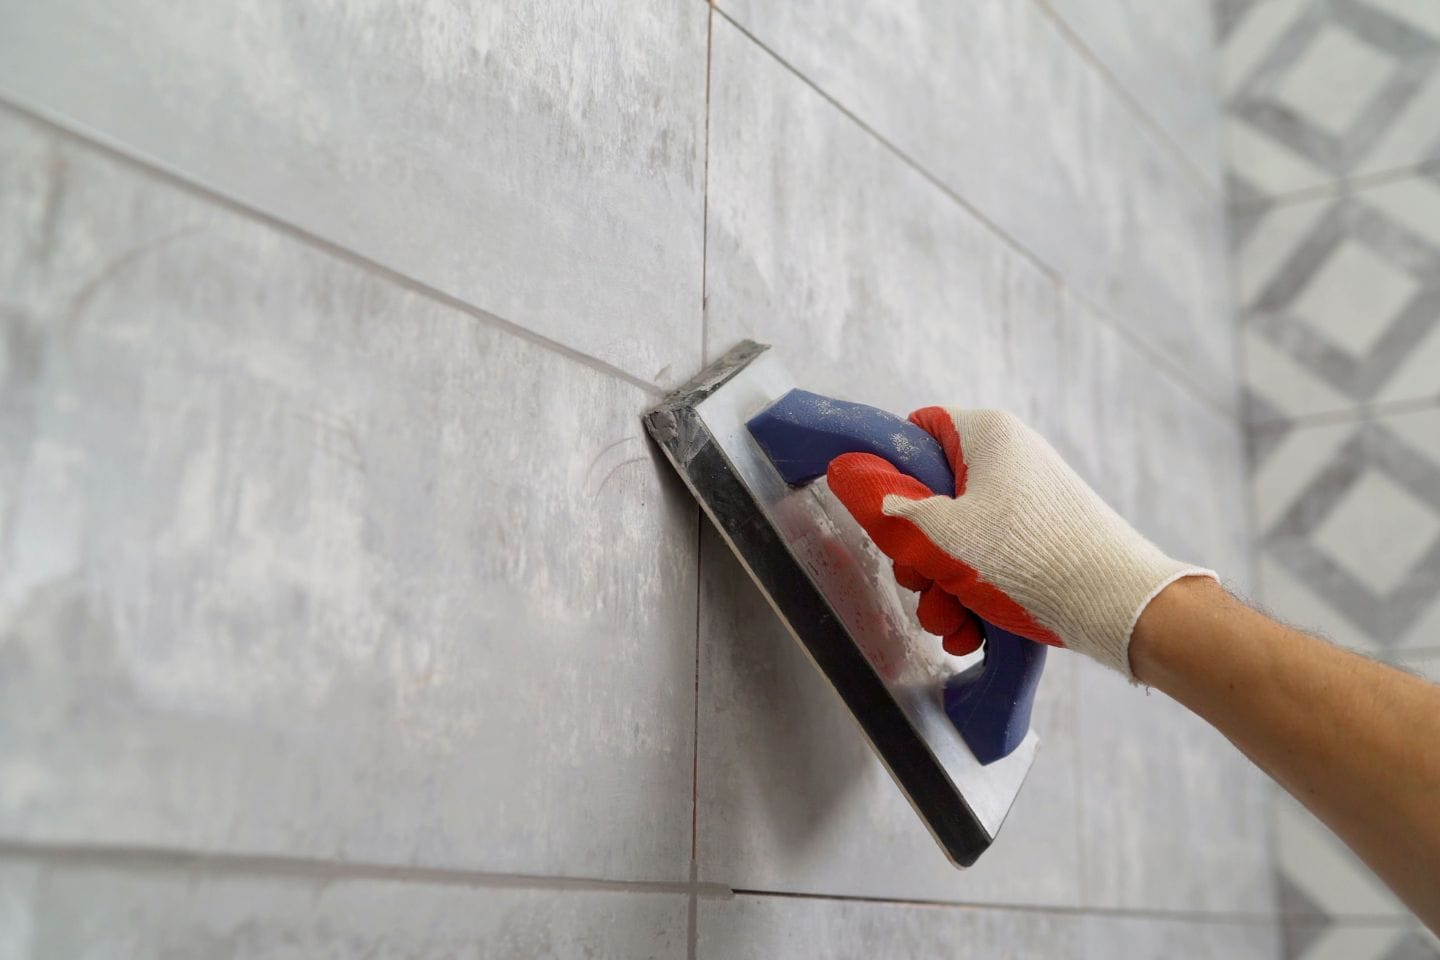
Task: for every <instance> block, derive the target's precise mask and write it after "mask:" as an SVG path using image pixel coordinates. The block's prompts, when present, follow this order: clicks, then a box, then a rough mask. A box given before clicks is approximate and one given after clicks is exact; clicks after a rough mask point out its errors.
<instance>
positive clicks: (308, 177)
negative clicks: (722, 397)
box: [0, 0, 707, 383]
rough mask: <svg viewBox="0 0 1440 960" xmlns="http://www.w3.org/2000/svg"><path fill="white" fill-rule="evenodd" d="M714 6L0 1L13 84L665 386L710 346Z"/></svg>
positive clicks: (329, 235) (3, 50) (447, 0)
mask: <svg viewBox="0 0 1440 960" xmlns="http://www.w3.org/2000/svg"><path fill="white" fill-rule="evenodd" d="M706 18H707V10H706V8H705V7H704V5H703V4H699V3H695V2H694V0H646V2H638V3H626V4H623V5H619V6H616V5H610V4H592V5H582V6H579V7H574V8H571V7H568V6H567V7H563V8H562V7H556V6H554V5H553V4H547V3H543V2H536V0H526V2H518V3H485V4H480V5H473V4H466V3H461V2H459V0H407V2H405V3H402V4H382V5H380V6H376V7H369V8H365V9H364V10H363V11H362V10H360V9H357V8H351V7H343V6H342V7H332V6H327V5H313V4H312V5H303V6H296V5H293V4H287V3H283V2H280V0H263V2H257V3H251V4H244V5H240V6H235V5H229V4H218V5H205V6H203V7H200V8H197V9H194V10H191V11H187V12H186V13H185V14H184V15H179V14H177V12H176V11H175V9H174V7H173V5H172V4H169V3H165V2H155V0H146V2H141V3H134V4H128V5H126V7H125V8H124V10H123V11H122V10H120V9H118V8H114V7H107V6H105V5H103V4H99V5H97V4H93V3H88V2H85V0H58V2H54V3H44V4H34V3H26V2H24V0H6V2H4V3H3V4H0V19H3V20H4V22H5V30H4V31H3V33H0V96H4V97H8V98H12V99H15V100H18V101H21V102H23V103H25V104H28V105H30V106H31V107H33V108H35V109H37V110H40V111H43V112H45V113H49V114H54V115H56V116H59V117H62V118H64V121H65V122H66V123H70V124H74V125H76V126H79V127H83V128H86V129H89V130H93V131H95V132H96V133H98V134H100V135H101V136H103V137H106V138H108V139H110V140H112V141H114V142H116V143H118V144H120V145H122V146H123V147H124V149H126V150H129V151H133V152H135V153H139V154H143V155H145V156H147V157H150V158H153V159H154V160H155V161H157V162H158V163H160V164H162V165H164V166H166V167H169V168H171V169H174V170H178V171H179V172H180V173H181V175H183V176H185V177H187V178H191V179H194V180H197V181H200V182H202V183H204V184H206V185H208V186H210V187H212V188H214V189H216V190H218V191H220V192H222V193H224V194H226V195H228V196H232V197H235V198H237V199H238V200H240V201H241V202H242V203H245V204H248V205H251V206H253V207H256V208H258V209H260V210H263V211H265V212H266V213H269V214H272V215H274V216H276V217H279V218H280V219H282V220H287V221H289V222H292V223H294V224H297V225H298V226H300V227H302V228H303V229H305V230H308V231H311V232H313V233H315V234H318V235H320V236H322V237H324V238H326V239H327V240H330V241H332V242H334V243H337V244H340V245H341V246H344V247H347V248H349V249H352V250H355V251H356V252H358V253H360V254H362V255H364V256H366V257H369V258H372V259H374V260H376V261H379V262H380V263H383V264H385V265H386V266H388V267H392V268H394V269H396V270H399V271H401V272H404V273H406V274H408V275H410V276H413V277H415V278H417V279H419V280H420V281H422V282H424V283H426V284H430V285H432V286H434V287H436V288H438V289H441V290H443V291H445V292H446V293H448V294H452V295H454V296H456V297H459V298H460V299H462V300H465V301H467V302H469V303H472V304H474V305H475V306H478V307H481V308H483V309H485V310H488V311H491V312H492V313H495V314H498V315H499V316H502V317H504V318H506V319H507V320H511V321H513V322H515V323H518V324H520V325H521V326H523V327H526V328H528V329H530V330H534V331H535V332H537V333H540V334H542V335H544V336H547V337H551V338H553V339H555V340H558V341H560V342H562V343H564V344H567V345H569V346H571V347H574V348H576V349H579V350H582V351H585V352H587V353H591V354H594V355H595V356H598V357H600V358H602V359H604V360H607V361H610V362H612V363H614V364H616V365H618V366H620V367H622V368H624V369H625V370H627V371H629V372H630V373H632V374H634V375H635V376H638V377H641V378H645V379H648V380H656V381H664V382H667V383H674V382H679V381H680V380H683V379H684V378H685V377H687V376H689V374H690V368H692V367H694V366H695V365H696V362H697V360H698V357H699V348H698V341H699V328H700V313H699V311H700V279H701V220H702V205H703V201H702V190H703V155H704V154H703V150H704V110H705V99H704V97H705V36H706ZM77 64H84V69H77V68H76V65H77Z"/></svg>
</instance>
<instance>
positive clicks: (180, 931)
mask: <svg viewBox="0 0 1440 960" xmlns="http://www.w3.org/2000/svg"><path fill="white" fill-rule="evenodd" d="M0 903H3V904H6V905H7V907H9V908H12V909H15V910H16V911H17V916H18V917H19V919H20V921H21V923H22V925H23V926H24V927H25V928H26V930H27V932H28V937H26V938H25V939H24V940H19V941H17V944H18V946H19V949H18V950H16V951H14V952H7V953H6V954H5V956H6V957H8V958H13V960H44V958H50V957H65V958H71V960H83V958H97V960H98V958H101V957H104V958H107V960H108V958H115V960H119V958H128V957H134V958H137V960H139V958H168V957H175V958H180V957H207V958H215V960H224V958H236V960H239V958H242V957H244V958H257V960H259V958H276V960H278V958H281V957H300V956H306V957H316V956H337V957H338V956H346V957H354V956H365V957H407V958H413V960H426V958H437V960H438V958H441V957H447V958H448V957H495V958H497V960H499V958H505V960H509V958H514V960H521V958H530V957H541V956H543V957H577V958H578V957H596V956H603V957H634V958H637V960H638V958H654V960H662V958H664V960H670V958H676V960H678V958H680V957H684V956H685V947H686V913H687V909H688V903H687V898H686V896H685V895H684V894H674V893H671V894H663V893H629V892H610V891H579V890H554V889H549V890H546V889H529V890H526V889H517V888H495V887H479V886H467V885H460V884H456V885H439V884H433V883H424V882H413V881H411V882H400V881H388V880H347V879H336V878H334V877H325V878H320V879H309V878H304V877H294V876H265V875H259V874H257V875H224V876H214V875H206V874H204V873H203V872H190V871H180V872H176V871H172V870H165V869H153V868H148V867H141V868H138V869H136V868H132V869H118V868H114V867H98V866H96V867H90V866H76V865H65V866H37V867H31V868H28V869H24V870H23V871H22V870H21V869H19V868H0ZM5 936H6V934H5V933H3V932H0V944H5V940H4V939H3V938H4V937H5Z"/></svg>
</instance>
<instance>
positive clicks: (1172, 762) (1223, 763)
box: [1076, 661, 1274, 914]
mask: <svg viewBox="0 0 1440 960" xmlns="http://www.w3.org/2000/svg"><path fill="white" fill-rule="evenodd" d="M1076 673H1077V693H1076V718H1077V722H1078V725H1079V726H1078V728H1077V730H1076V740H1077V742H1078V743H1079V744H1080V750H1079V770H1080V783H1079V795H1078V798H1077V803H1078V805H1079V807H1080V859H1081V863H1082V864H1083V865H1084V872H1083V874H1082V883H1081V889H1082V890H1083V891H1084V898H1083V901H1084V905H1085V906H1087V907H1109V908H1116V907H1125V908H1136V907H1142V908H1149V909H1154V910H1175V911H1184V912H1192V911H1193V912H1215V913H1259V914H1264V913H1267V912H1269V911H1270V910H1271V909H1272V908H1273V903H1274V900H1273V897H1274V890H1273V888H1272V882H1271V875H1270V871H1271V862H1270V850H1269V817H1268V814H1269V809H1268V801H1269V795H1268V793H1267V792H1266V785H1267V784H1268V782H1269V781H1268V780H1266V778H1265V777H1264V776H1263V775H1262V774H1261V773H1260V772H1259V771H1258V770H1257V769H1256V768H1255V767H1253V766H1252V765H1251V764H1250V762H1249V761H1248V760H1246V759H1245V758H1244V757H1243V756H1242V755H1241V754H1240V753H1239V751H1237V750H1236V749H1235V748H1234V747H1233V746H1232V745H1231V744H1230V742H1229V741H1228V740H1226V739H1225V738H1224V737H1222V736H1221V735H1220V734H1219V733H1217V732H1215V731H1214V730H1212V729H1210V728H1209V727H1208V726H1206V725H1205V723H1204V722H1202V721H1201V720H1199V719H1198V718H1196V717H1194V716H1192V715H1191V714H1190V713H1188V712H1187V711H1185V710H1184V709H1183V708H1182V707H1180V706H1179V705H1178V704H1176V703H1175V702H1174V701H1172V700H1170V699H1169V698H1168V697H1166V696H1164V695H1163V694H1161V693H1158V692H1153V691H1150V690H1147V689H1145V688H1143V687H1131V686H1128V685H1127V684H1126V683H1125V681H1124V680H1122V679H1120V678H1119V677H1117V676H1115V675H1114V674H1113V673H1110V672H1109V671H1106V670H1104V669H1102V668H1101V667H1099V666H1097V665H1096V664H1093V663H1090V662H1089V661H1082V662H1080V663H1078V664H1077V665H1076Z"/></svg>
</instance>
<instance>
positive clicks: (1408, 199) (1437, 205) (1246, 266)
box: [1235, 176, 1440, 418]
mask: <svg viewBox="0 0 1440 960" xmlns="http://www.w3.org/2000/svg"><path fill="white" fill-rule="evenodd" d="M1407 208H1408V209H1407ZM1402 210H1403V211H1404V212H1400V211H1402ZM1431 218H1434V219H1433V222H1432V219H1431ZM1437 236H1440V190H1437V183H1436V182H1435V181H1434V180H1432V179H1431V178H1430V177H1429V176H1425V177H1415V178H1412V179H1410V180H1406V181H1403V182H1401V183H1396V184H1389V185H1386V186H1384V187H1376V188H1373V189H1370V190H1362V191H1359V192H1354V193H1350V192H1344V191H1337V192H1334V193H1332V194H1330V195H1327V196H1325V197H1323V198H1321V199H1317V200H1313V201H1306V202H1301V203H1293V204H1282V205H1279V206H1276V207H1274V208H1273V209H1269V210H1266V211H1264V212H1261V213H1258V214H1256V215H1255V216H1254V223H1253V226H1251V227H1250V228H1249V230H1248V232H1247V233H1246V234H1245V236H1244V238H1243V240H1242V241H1241V242H1240V243H1239V246H1238V247H1237V249H1236V252H1235V258H1236V272H1237V274H1238V277H1239V288H1240V295H1241V306H1242V311H1243V313H1242V327H1243V330H1244V341H1245V343H1246V367H1247V369H1246V372H1245V375H1246V384H1247V386H1248V388H1249V390H1250V391H1252V392H1253V393H1255V394H1258V395H1260V396H1262V397H1264V398H1265V399H1266V401H1267V402H1268V403H1269V404H1270V405H1271V406H1272V407H1273V408H1274V410H1275V413H1276V414H1277V415H1278V417H1279V418H1294V417H1302V416H1305V415H1308V414H1314V413H1328V412H1332V411H1335V410H1337V409H1345V408H1347V407H1349V406H1352V405H1358V404H1367V403H1374V402H1377V401H1391V400H1414V399H1417V398H1424V397H1429V396H1440V362H1435V361H1436V360H1437V359H1440V243H1437V240H1436V238H1437Z"/></svg>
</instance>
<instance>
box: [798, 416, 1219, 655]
mask: <svg viewBox="0 0 1440 960" xmlns="http://www.w3.org/2000/svg"><path fill="white" fill-rule="evenodd" d="M910 421H911V422H912V423H914V424H916V425H917V426H919V427H921V428H922V429H924V430H925V431H927V432H928V433H930V434H931V435H932V436H933V437H935V439H936V440H939V441H940V444H941V445H942V446H943V447H944V449H945V455H946V457H947V458H948V459H949V461H950V467H951V469H952V470H953V471H954V473H955V496H954V497H953V498H952V497H946V496H935V495H933V494H932V493H931V492H930V490H929V489H928V488H926V487H925V486H924V484H922V483H920V482H919V481H918V480H915V479H913V478H912V477H909V476H906V475H905V474H903V473H901V472H900V471H899V470H896V469H895V468H894V467H893V466H891V465H890V463H889V462H888V461H886V460H883V459H881V458H880V457H877V456H874V455H872V454H868V453H848V454H845V455H843V456H840V457H836V458H835V460H834V461H832V462H831V464H830V469H829V470H828V472H827V474H826V476H827V478H828V480H829V482H830V489H831V491H833V492H834V494H835V495H836V496H837V497H838V498H839V499H840V502H841V503H843V504H845V506H846V508H847V509H849V511H850V513H851V514H853V515H854V517H855V519H856V520H857V521H858V522H859V523H860V525H861V526H862V527H864V528H865V531H866V532H867V533H869V534H870V537H871V539H873V540H874V541H875V543H876V545H877V546H878V547H879V548H880V549H881V550H883V551H884V552H885V554H886V555H887V556H889V557H890V558H891V560H893V561H894V565H895V577H896V579H897V580H899V581H900V583H901V584H902V585H903V586H905V587H907V588H909V589H911V590H917V591H919V592H920V594H921V596H920V604H919V609H918V611H917V613H918V615H919V618H920V624H921V626H923V627H924V628H925V629H926V630H928V631H929V632H931V633H935V634H939V635H941V636H943V637H944V638H945V649H946V650H947V651H949V652H950V653H953V654H957V655H959V654H963V653H969V652H971V651H973V650H975V649H976V648H977V647H978V646H979V644H980V640H981V633H980V626H979V624H978V622H977V621H976V619H975V616H976V615H978V616H979V617H981V618H983V619H985V620H987V621H989V622H990V623H993V624H995V625H996V626H997V627H1001V628H1002V629H1005V630H1009V631H1010V632H1011V633H1015V634H1019V635H1020V636H1022V637H1028V638H1030V639H1032V640H1038V641H1040V642H1041V643H1049V644H1053V645H1055V646H1060V647H1068V648H1070V649H1071V650H1076V651H1078V652H1080V653H1083V654H1086V655H1088V656H1091V657H1093V658H1095V659H1096V660H1098V661H1100V662H1101V663H1103V664H1105V665H1106V666H1108V667H1111V668H1113V669H1115V670H1118V671H1120V673H1122V674H1124V675H1125V676H1126V677H1133V674H1132V673H1131V671H1130V658H1129V648H1130V632H1131V631H1132V630H1133V629H1134V627H1135V621H1136V620H1137V619H1139V617H1140V613H1141V611H1143V610H1144V609H1145V606H1146V605H1147V604H1148V603H1149V602H1150V600H1151V599H1152V598H1154V596H1155V595H1156V594H1157V593H1159V592H1160V591H1161V590H1162V589H1164V588H1165V587H1166V586H1168V585H1169V584H1170V583H1172V582H1174V581H1175V580H1178V579H1180V578H1181V577H1189V576H1208V577H1215V574H1214V572H1213V571H1210V570H1206V569H1204V568H1203V567H1196V566H1193V565H1191V564H1188V563H1181V562H1180V561H1178V560H1172V559H1171V558H1170V557H1167V556H1166V555H1165V554H1164V553H1162V552H1161V551H1160V549H1159V548H1158V547H1156V546H1155V545H1154V544H1153V543H1151V542H1150V541H1148V540H1146V539H1145V538H1144V537H1142V536H1141V535H1140V534H1139V533H1137V532H1135V530H1134V529H1133V528H1132V527H1131V526H1130V525H1129V524H1128V523H1126V522H1125V521H1124V520H1123V519H1122V518H1121V517H1120V515H1119V514H1117V513H1116V512H1115V511H1114V510H1112V509H1110V507H1109V506H1107V505H1106V504H1105V502H1104V501H1102V500H1101V499H1100V498H1099V496H1097V495H1096V494H1095V492H1094V491H1093V490H1091V489H1090V488H1089V487H1088V486H1087V485H1086V484H1085V481H1083V480H1081V479H1080V477H1079V476H1077V475H1076V474H1075V472H1074V471H1073V470H1071V469H1070V467H1069V466H1068V465H1067V464H1066V463H1065V461H1063V460H1062V459H1060V455H1059V454H1058V453H1056V452H1055V450H1054V448H1053V447H1051V446H1050V444H1048V443H1046V442H1045V440H1044V438H1042V437H1041V436H1040V435H1039V434H1037V433H1036V432H1035V431H1033V430H1031V429H1030V428H1029V427H1027V426H1025V424H1023V423H1021V422H1020V420H1019V419H1018V418H1016V417H1015V416H1014V415H1013V414H1009V413H1004V412H1001V411H997V410H961V409H959V408H942V407H926V408H925V409H923V410H917V411H915V412H914V413H912V414H911V415H910ZM1216 579H1218V578H1216ZM971 611H973V613H971Z"/></svg>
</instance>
